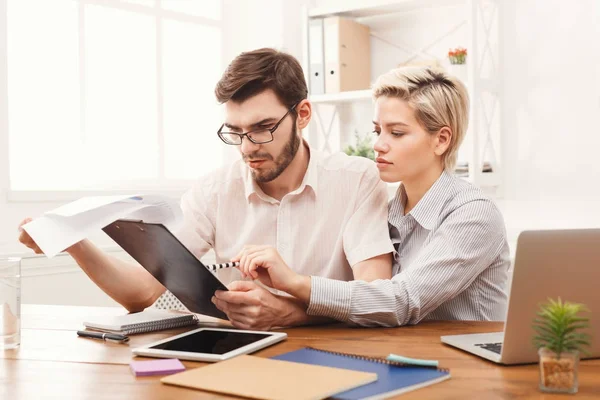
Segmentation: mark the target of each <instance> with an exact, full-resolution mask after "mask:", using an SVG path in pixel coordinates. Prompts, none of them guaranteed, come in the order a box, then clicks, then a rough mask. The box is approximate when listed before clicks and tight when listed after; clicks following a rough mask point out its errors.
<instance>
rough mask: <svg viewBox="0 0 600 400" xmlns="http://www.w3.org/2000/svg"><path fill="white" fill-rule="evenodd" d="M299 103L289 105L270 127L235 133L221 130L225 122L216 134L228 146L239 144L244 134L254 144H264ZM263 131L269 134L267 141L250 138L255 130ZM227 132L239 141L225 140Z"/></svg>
mask: <svg viewBox="0 0 600 400" xmlns="http://www.w3.org/2000/svg"><path fill="white" fill-rule="evenodd" d="M298 104H300V102H298V103H296V104H294V105H293V106H291V107H290V108H289V109H288V110H287V112H286V113H285V115H284V116H283V117H281V119H280V120H279V121H277V123H276V124H275V125H273V127H272V128H260V129H254V130H252V131H250V132H246V133H237V132H229V131H228V132H223V127H225V124H223V125H221V127H220V128H219V130H218V131H217V135H218V136H219V139H221V140H222V141H223V143H225V144H228V145H230V146H241V145H242V142H243V140H244V136H245V137H247V138H248V140H249V141H251V142H252V143H254V144H265V143H271V142H272V141H273V140H274V138H273V133H275V131H276V130H277V128H279V125H281V123H282V122H283V120H284V119H285V117H287V116H288V115H289V113H291V112H292V110H293V109H294V108H296V106H297V105H298ZM263 131H268V132H269V133H270V134H271V139H270V140H267V141H262V142H257V141H255V140H254V139H252V136H250V135H251V134H253V133H256V132H263ZM225 133H226V134H228V135H237V136H238V137H239V138H240V142H239V143H230V142H228V141H227V140H225V139H224V138H223V136H222V135H223V134H225Z"/></svg>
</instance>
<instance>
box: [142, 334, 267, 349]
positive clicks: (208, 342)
mask: <svg viewBox="0 0 600 400" xmlns="http://www.w3.org/2000/svg"><path fill="white" fill-rule="evenodd" d="M269 336H271V335H269V334H263V333H242V332H228V331H213V330H210V329H205V330H202V331H198V332H196V333H192V334H190V335H186V336H183V337H180V338H177V339H174V340H171V341H168V342H165V343H161V344H158V345H156V346H152V347H149V348H150V349H161V350H171V351H187V352H191V353H207V354H225V353H229V352H230V351H233V350H236V349H239V348H240V347H244V346H246V345H248V344H251V343H254V342H258V341H259V340H261V339H264V338H266V337H269Z"/></svg>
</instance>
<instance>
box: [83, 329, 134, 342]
mask: <svg viewBox="0 0 600 400" xmlns="http://www.w3.org/2000/svg"><path fill="white" fill-rule="evenodd" d="M77 336H81V337H87V338H92V339H101V340H104V341H106V340H108V341H109V342H116V343H125V342H128V341H129V337H127V336H125V335H119V334H118V333H106V332H90V331H77Z"/></svg>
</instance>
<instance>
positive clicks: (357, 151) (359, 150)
mask: <svg viewBox="0 0 600 400" xmlns="http://www.w3.org/2000/svg"><path fill="white" fill-rule="evenodd" d="M355 137H356V145H355V146H352V145H349V146H346V148H345V149H344V153H346V154H348V155H349V156H359V157H366V158H368V159H371V160H373V161H375V151H374V150H373V143H372V141H371V136H370V135H365V136H363V137H360V135H359V134H358V133H356V132H355Z"/></svg>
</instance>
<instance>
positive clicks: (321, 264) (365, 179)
mask: <svg viewBox="0 0 600 400" xmlns="http://www.w3.org/2000/svg"><path fill="white" fill-rule="evenodd" d="M307 94H308V91H307V87H306V81H305V79H304V74H303V72H302V68H301V67H300V64H299V63H298V61H297V60H296V59H295V58H294V57H292V56H290V55H288V54H285V53H282V52H279V51H276V50H273V49H259V50H255V51H251V52H247V53H242V54H241V55H239V56H238V57H237V58H235V59H234V60H233V61H232V62H231V64H230V65H229V66H228V68H227V69H226V70H225V72H224V74H223V76H222V78H221V80H220V81H219V82H218V84H217V86H216V89H215V95H216V97H217V100H218V101H219V102H220V103H222V104H224V106H225V121H224V123H223V125H222V126H221V127H220V128H219V129H218V131H217V135H218V137H219V138H220V139H221V140H222V141H223V142H224V143H226V144H227V145H231V146H236V147H237V149H238V150H239V152H240V155H241V160H238V161H236V162H234V163H233V164H231V165H229V166H226V167H223V168H221V169H219V170H217V171H215V172H213V173H210V174H208V175H206V176H204V177H202V178H200V179H199V180H198V181H197V182H196V184H195V185H194V186H193V187H192V188H191V189H190V190H189V191H188V192H187V193H186V194H184V196H183V197H182V199H181V207H182V210H183V214H184V220H185V222H186V224H185V225H186V226H185V228H184V229H183V230H182V231H181V232H179V233H178V237H179V239H180V240H181V241H182V242H183V243H184V244H185V245H186V247H188V249H190V251H192V252H193V253H194V254H195V255H196V257H198V258H201V257H202V256H204V254H206V252H207V251H209V250H210V249H213V250H214V252H215V255H216V258H217V262H219V263H220V262H227V261H229V260H231V259H232V258H233V257H235V256H237V255H238V254H242V256H243V253H244V246H245V245H264V246H269V247H275V248H276V249H277V250H278V252H279V254H280V255H281V257H283V259H284V260H285V262H286V264H287V265H290V266H291V267H292V268H294V269H295V270H296V271H298V272H300V273H301V274H304V275H318V276H323V277H327V278H333V279H339V280H345V281H347V280H352V279H361V280H366V281H371V280H374V279H379V278H383V279H385V278H387V279H389V278H391V270H390V267H389V266H390V265H391V262H390V261H389V257H391V252H392V251H393V247H392V245H391V242H390V239H389V234H388V227H387V188H386V186H385V184H384V183H383V182H382V181H381V180H380V179H379V174H378V172H377V169H376V167H375V165H374V164H373V163H372V162H371V161H369V160H366V159H364V158H359V157H348V156H346V155H345V154H342V153H339V154H334V155H331V156H325V155H323V154H320V153H319V152H317V151H316V150H314V149H311V148H310V146H309V145H308V144H307V143H306V142H305V141H304V140H303V139H302V129H304V128H305V127H306V126H307V125H308V123H309V121H310V119H311V115H312V113H311V104H310V102H309V101H308V100H307ZM209 139H210V138H207V140H209ZM21 241H22V242H24V243H25V244H27V245H28V246H30V247H32V248H34V249H35V248H36V247H37V246H35V243H33V242H32V241H31V240H30V238H28V237H27V235H26V233H24V232H22V234H21ZM38 250H39V249H38ZM67 251H68V252H69V253H70V254H71V255H72V256H73V257H74V258H75V260H76V261H77V262H78V264H79V265H80V266H81V267H82V269H83V270H84V271H85V272H86V273H87V274H88V275H89V276H90V277H91V279H92V280H93V281H94V282H95V283H96V284H98V285H99V286H100V288H102V289H103V290H104V291H105V292H107V293H108V294H109V295H110V296H111V297H113V298H114V299H115V300H116V301H118V302H119V303H120V304H122V305H123V306H124V307H125V308H127V309H128V310H130V311H139V310H141V309H143V308H145V307H148V306H150V305H151V304H153V303H155V302H156V301H157V299H158V302H162V301H163V300H165V298H166V297H167V296H168V295H169V294H168V292H165V288H164V287H163V286H162V285H161V284H160V283H159V282H158V281H156V280H155V279H154V277H152V275H150V274H149V273H148V272H147V271H146V270H145V269H144V268H142V267H141V266H139V265H133V264H126V263H125V262H123V261H121V260H117V259H115V258H112V257H110V256H108V255H106V254H104V253H102V252H100V251H99V250H98V249H97V248H96V247H95V246H94V245H92V244H91V243H90V242H89V241H87V240H84V241H82V242H80V243H78V244H76V245H74V246H73V247H71V248H70V249H68V250H67ZM219 277H220V279H221V280H223V281H226V282H229V285H228V289H229V291H228V292H225V293H224V296H220V298H219V299H218V300H217V299H216V298H213V302H215V304H216V306H217V307H218V308H220V309H221V310H222V311H224V312H225V313H226V314H227V316H228V317H229V319H230V320H231V322H232V323H233V324H234V326H236V327H239V328H242V329H271V328H272V327H275V326H291V325H300V324H306V323H310V322H312V321H313V319H312V318H311V317H309V316H307V315H306V308H305V306H303V305H302V304H301V303H300V302H298V301H297V300H296V299H294V298H292V297H290V296H287V295H286V294H285V293H276V292H275V293H274V292H272V291H270V290H268V289H266V288H264V287H263V286H261V285H259V284H257V283H255V282H252V281H247V280H241V279H242V277H241V275H240V272H239V271H238V270H237V269H234V268H230V269H226V270H221V271H219ZM133 282H135V284H133ZM163 303H164V302H163Z"/></svg>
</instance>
